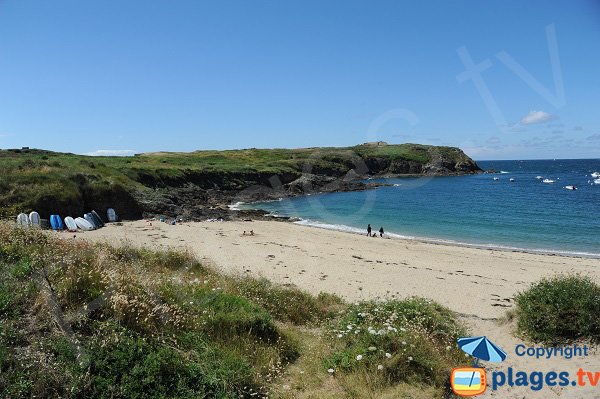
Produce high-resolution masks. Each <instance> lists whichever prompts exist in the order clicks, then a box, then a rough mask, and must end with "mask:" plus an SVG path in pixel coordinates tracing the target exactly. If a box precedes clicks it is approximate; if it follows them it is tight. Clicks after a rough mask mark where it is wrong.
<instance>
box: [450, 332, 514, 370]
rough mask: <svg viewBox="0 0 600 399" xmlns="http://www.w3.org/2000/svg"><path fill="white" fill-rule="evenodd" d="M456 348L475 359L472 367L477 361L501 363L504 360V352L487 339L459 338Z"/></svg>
mask: <svg viewBox="0 0 600 399" xmlns="http://www.w3.org/2000/svg"><path fill="white" fill-rule="evenodd" d="M458 347H459V348H460V349H462V350H463V351H464V352H466V353H468V354H469V355H471V356H473V357H474V358H475V363H474V366H476V365H477V363H478V362H479V360H484V361H486V362H502V361H504V359H506V352H504V351H503V350H502V349H500V348H499V347H498V346H497V345H496V344H494V343H493V342H492V341H490V340H489V339H487V337H485V336H484V337H470V338H459V339H458Z"/></svg>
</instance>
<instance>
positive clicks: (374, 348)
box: [369, 346, 377, 352]
mask: <svg viewBox="0 0 600 399" xmlns="http://www.w3.org/2000/svg"><path fill="white" fill-rule="evenodd" d="M376 350H377V348H376V347H374V346H369V352H375V351H376Z"/></svg>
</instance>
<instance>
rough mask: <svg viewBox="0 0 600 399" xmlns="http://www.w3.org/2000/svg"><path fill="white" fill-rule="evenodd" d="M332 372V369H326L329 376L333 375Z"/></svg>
mask: <svg viewBox="0 0 600 399" xmlns="http://www.w3.org/2000/svg"><path fill="white" fill-rule="evenodd" d="M334 371H335V370H334V369H327V372H328V373H329V374H333V372H334Z"/></svg>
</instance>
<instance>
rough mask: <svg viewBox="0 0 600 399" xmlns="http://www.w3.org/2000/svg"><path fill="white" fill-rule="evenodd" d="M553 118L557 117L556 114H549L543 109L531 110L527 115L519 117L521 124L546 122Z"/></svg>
mask: <svg viewBox="0 0 600 399" xmlns="http://www.w3.org/2000/svg"><path fill="white" fill-rule="evenodd" d="M554 119H557V117H556V116H554V115H552V114H549V113H547V112H544V111H531V112H529V113H528V114H527V115H525V116H524V117H522V118H521V124H522V125H532V124H534V123H546V122H550V121H552V120H554Z"/></svg>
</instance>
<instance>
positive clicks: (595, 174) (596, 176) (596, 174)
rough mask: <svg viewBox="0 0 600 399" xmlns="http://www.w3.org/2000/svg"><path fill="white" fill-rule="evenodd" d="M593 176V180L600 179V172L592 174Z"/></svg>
mask: <svg viewBox="0 0 600 399" xmlns="http://www.w3.org/2000/svg"><path fill="white" fill-rule="evenodd" d="M591 176H592V177H593V178H595V179H597V178H599V177H600V172H594V173H592V174H591Z"/></svg>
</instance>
